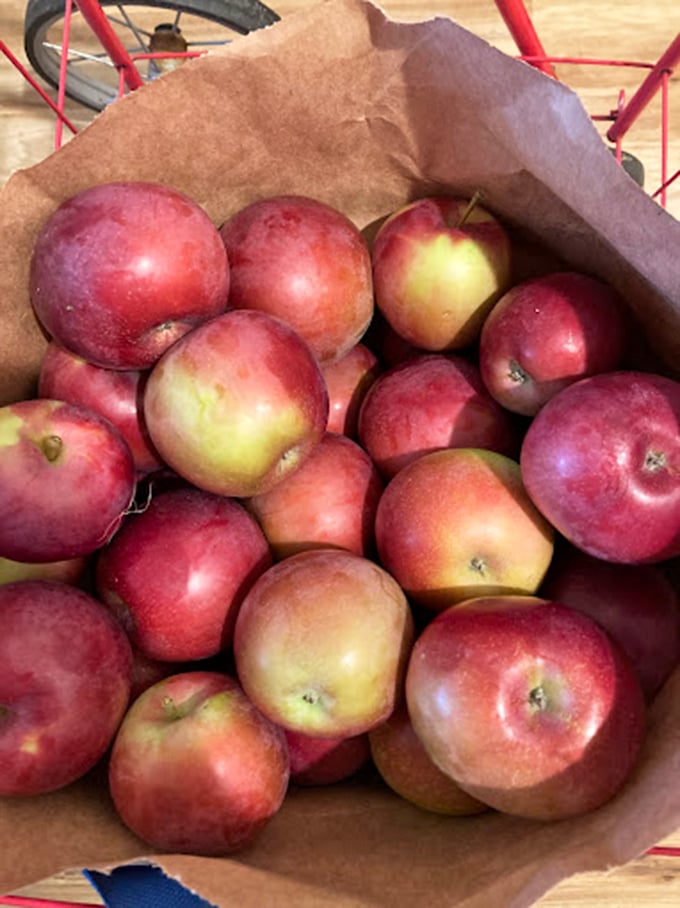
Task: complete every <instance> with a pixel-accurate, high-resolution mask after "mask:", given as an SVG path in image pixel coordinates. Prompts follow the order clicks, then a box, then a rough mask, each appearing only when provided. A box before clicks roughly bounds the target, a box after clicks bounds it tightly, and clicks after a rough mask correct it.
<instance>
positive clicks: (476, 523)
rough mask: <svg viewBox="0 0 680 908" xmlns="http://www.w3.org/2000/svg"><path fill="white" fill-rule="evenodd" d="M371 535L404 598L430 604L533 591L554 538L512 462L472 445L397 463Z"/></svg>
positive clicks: (441, 606)
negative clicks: (399, 464)
mask: <svg viewBox="0 0 680 908" xmlns="http://www.w3.org/2000/svg"><path fill="white" fill-rule="evenodd" d="M375 535H376V547H377V551H378V557H379V560H380V563H381V564H382V565H383V567H384V568H385V569H386V570H387V571H389V572H390V574H392V575H393V576H394V577H395V579H396V580H397V582H398V583H399V584H400V586H401V587H402V588H403V590H404V592H405V593H406V595H407V597H408V598H409V601H411V602H412V603H414V604H417V605H419V606H422V607H423V608H425V609H426V610H429V611H435V612H438V611H441V610H443V609H445V608H447V607H448V606H450V605H452V604H453V603H455V602H461V601H462V600H464V599H469V598H471V597H473V596H489V595H501V594H510V593H523V594H531V593H534V592H535V591H536V590H537V589H538V586H539V584H540V583H541V581H542V580H543V577H544V576H545V573H546V571H547V569H548V566H549V564H550V561H551V559H552V555H553V548H554V538H555V534H554V531H553V528H552V526H551V525H550V524H549V523H548V521H547V520H546V519H545V518H544V517H543V516H542V515H541V513H540V512H539V511H538V510H537V509H536V507H535V506H534V505H533V504H532V502H531V499H530V498H529V496H528V495H527V493H526V490H525V489H524V485H523V483H522V478H521V475H520V468H519V464H518V463H517V462H516V461H514V460H512V459H511V458H509V457H505V456H504V455H502V454H498V453H496V452H494V451H487V450H483V449H479V448H447V449H445V450H441V451H434V452H432V453H430V454H424V455H423V456H422V457H420V458H418V459H417V460H414V461H412V462H411V463H410V464H408V465H407V466H405V467H403V469H401V470H400V471H399V472H398V473H397V475H396V476H394V478H393V479H391V480H390V482H389V483H388V484H387V486H386V488H385V491H384V492H383V494H382V496H381V498H380V501H379V503H378V509H377V511H376V520H375Z"/></svg>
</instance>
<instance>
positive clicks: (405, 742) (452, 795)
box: [368, 704, 488, 816]
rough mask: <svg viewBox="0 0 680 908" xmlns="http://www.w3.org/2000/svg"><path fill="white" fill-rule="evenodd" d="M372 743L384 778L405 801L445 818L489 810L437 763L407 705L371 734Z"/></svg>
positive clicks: (378, 768) (380, 773) (398, 708)
mask: <svg viewBox="0 0 680 908" xmlns="http://www.w3.org/2000/svg"><path fill="white" fill-rule="evenodd" d="M368 741H369V745H370V750H371V758H372V760H373V763H374V765H375V768H376V769H377V770H378V773H379V775H380V777H381V778H382V780H383V781H384V782H385V784H386V785H388V786H389V787H390V788H391V789H392V791H394V792H395V793H396V794H398V795H399V797H401V798H403V799H404V800H405V801H410V803H411V804H415V805H416V807H420V808H421V809H422V810H428V811H430V812H431V813H440V814H443V815H445V816H472V815H473V814H477V813H483V812H484V811H485V810H488V807H487V805H486V804H483V803H482V802H481V801H478V800H477V798H473V797H472V795H469V794H468V793H467V792H466V791H463V789H462V788H461V787H460V785H458V783H457V782H454V780H453V779H452V778H451V776H449V775H447V774H446V773H445V772H442V770H441V769H439V767H438V766H437V765H436V764H435V763H433V761H432V759H431V758H430V755H429V754H428V752H427V751H426V750H425V748H424V747H423V745H422V742H421V741H420V738H419V737H418V735H417V734H416V733H415V731H414V730H413V723H412V722H411V719H410V716H409V714H408V709H407V708H406V706H405V705H404V704H402V705H401V706H399V707H397V709H395V711H394V712H393V713H392V715H391V716H390V717H389V718H388V719H387V721H386V722H383V723H382V724H381V725H378V726H377V727H376V728H373V729H371V731H369V732H368Z"/></svg>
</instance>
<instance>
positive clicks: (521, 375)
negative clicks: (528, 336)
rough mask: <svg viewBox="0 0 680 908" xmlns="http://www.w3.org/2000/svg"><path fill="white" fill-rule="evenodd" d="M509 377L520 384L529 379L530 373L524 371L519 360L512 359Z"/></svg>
mask: <svg viewBox="0 0 680 908" xmlns="http://www.w3.org/2000/svg"><path fill="white" fill-rule="evenodd" d="M508 378H509V379H510V381H514V382H515V383H516V384H518V385H523V384H525V383H526V382H527V381H528V380H529V375H528V374H527V373H526V372H525V371H524V369H523V368H522V367H521V366H520V364H519V363H518V362H515V360H514V359H511V360H510V368H509V370H508Z"/></svg>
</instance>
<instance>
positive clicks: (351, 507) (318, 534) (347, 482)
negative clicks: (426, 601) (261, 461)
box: [246, 432, 383, 559]
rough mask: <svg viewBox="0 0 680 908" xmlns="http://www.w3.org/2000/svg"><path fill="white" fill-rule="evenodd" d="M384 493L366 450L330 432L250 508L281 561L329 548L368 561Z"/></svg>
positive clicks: (252, 501)
mask: <svg viewBox="0 0 680 908" xmlns="http://www.w3.org/2000/svg"><path fill="white" fill-rule="evenodd" d="M382 491H383V482H382V479H381V478H380V474H379V473H378V470H377V469H376V467H375V464H374V463H373V461H372V460H371V458H370V457H369V456H368V454H367V453H366V452H365V451H364V449H363V448H362V447H361V446H360V445H358V444H357V443H356V442H355V441H352V440H351V439H350V438H346V437H345V436H344V435H335V434H333V433H331V432H327V433H326V434H325V435H324V436H323V438H322V439H321V441H320V442H319V443H318V444H317V445H316V447H315V448H314V449H313V450H312V451H311V453H310V454H309V456H308V457H307V459H306V460H305V461H304V463H303V464H302V465H301V466H300V467H299V468H298V469H297V470H295V472H294V473H291V474H290V476H286V477H285V478H284V479H282V480H281V482H279V483H277V484H276V485H275V486H274V488H273V489H269V491H267V492H262V493H261V494H260V495H254V496H253V497H252V498H250V499H248V500H247V501H246V507H247V508H248V510H249V511H250V512H251V513H252V514H253V515H254V516H255V517H256V518H257V520H258V523H259V524H260V526H261V528H262V531H263V532H264V535H265V536H266V537H267V540H268V542H269V545H270V546H271V550H272V552H273V554H274V557H275V558H277V559H281V558H287V557H288V556H289V555H293V554H294V553H295V552H300V551H302V550H303V549H309V548H328V547H329V546H336V547H339V548H343V549H348V550H349V551H350V552H354V553H355V554H357V555H365V556H367V557H368V556H370V555H371V554H372V553H373V547H374V533H373V526H374V522H375V512H376V509H377V507H378V501H379V500H380V496H381V495H382Z"/></svg>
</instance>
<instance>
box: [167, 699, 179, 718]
mask: <svg viewBox="0 0 680 908" xmlns="http://www.w3.org/2000/svg"><path fill="white" fill-rule="evenodd" d="M163 712H164V713H165V716H166V718H167V719H169V720H172V721H174V720H175V719H181V718H182V711H181V710H180V709H179V708H178V706H177V704H176V703H175V701H174V700H173V699H172V697H163Z"/></svg>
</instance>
